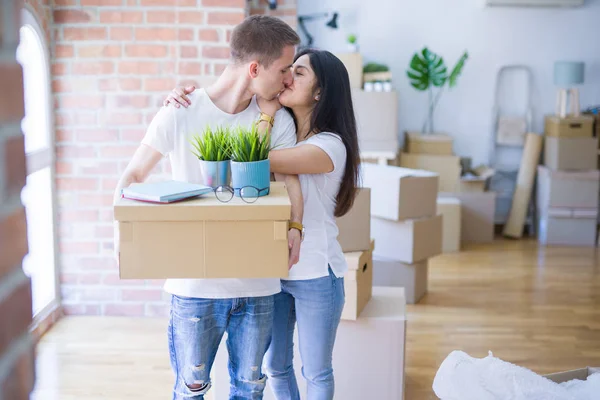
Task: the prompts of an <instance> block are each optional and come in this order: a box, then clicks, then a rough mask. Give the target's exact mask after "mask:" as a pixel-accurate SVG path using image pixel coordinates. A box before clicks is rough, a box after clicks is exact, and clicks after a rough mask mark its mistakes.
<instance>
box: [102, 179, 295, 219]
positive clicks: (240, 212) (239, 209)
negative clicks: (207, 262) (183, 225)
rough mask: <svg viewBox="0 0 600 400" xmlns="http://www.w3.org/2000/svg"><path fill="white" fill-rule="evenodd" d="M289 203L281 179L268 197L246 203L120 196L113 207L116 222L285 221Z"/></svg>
mask: <svg viewBox="0 0 600 400" xmlns="http://www.w3.org/2000/svg"><path fill="white" fill-rule="evenodd" d="M290 212H291V203H290V199H289V196H288V192H287V189H286V187H285V184H284V183H283V182H272V183H271V192H270V194H269V195H268V196H263V197H259V198H258V199H257V200H256V202H254V203H251V204H249V203H246V202H244V201H243V200H242V199H241V198H239V197H233V199H231V201H229V202H228V203H222V202H221V201H219V200H218V199H217V198H216V196H215V194H214V193H210V194H206V195H203V196H201V197H198V198H194V199H191V200H186V201H181V202H177V203H172V204H155V203H148V202H142V201H136V200H130V199H124V198H121V199H119V201H118V202H117V203H116V204H115V206H114V216H115V220H117V221H129V222H134V221H264V220H271V221H286V220H289V218H290Z"/></svg>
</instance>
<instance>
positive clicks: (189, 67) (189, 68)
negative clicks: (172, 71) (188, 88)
mask: <svg viewBox="0 0 600 400" xmlns="http://www.w3.org/2000/svg"><path fill="white" fill-rule="evenodd" d="M178 73H179V74H182V75H200V74H202V63H199V62H181V63H179V72H178Z"/></svg>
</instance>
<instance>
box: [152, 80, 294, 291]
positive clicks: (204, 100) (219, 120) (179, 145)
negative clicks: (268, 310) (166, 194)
mask: <svg viewBox="0 0 600 400" xmlns="http://www.w3.org/2000/svg"><path fill="white" fill-rule="evenodd" d="M189 98H190V100H191V102H192V104H191V106H189V107H188V108H187V109H186V108H176V107H173V106H169V107H163V108H161V109H160V111H159V112H158V113H157V114H156V116H155V117H154V119H153V120H152V122H151V123H150V126H149V127H148V130H147V132H146V135H145V137H144V139H143V140H142V143H143V144H145V145H148V146H150V147H152V148H153V149H155V150H157V151H158V152H160V153H161V154H162V155H164V156H168V157H169V159H170V162H171V170H172V173H173V179H174V180H180V181H186V182H193V183H200V184H202V183H203V179H202V174H201V172H200V167H199V163H198V159H197V158H196V156H195V155H194V154H193V153H192V151H191V145H190V142H189V140H190V139H191V138H192V136H194V135H195V134H201V133H202V131H203V130H204V129H205V127H206V126H207V125H208V126H211V127H212V128H215V127H217V126H218V125H221V126H226V125H230V126H236V125H238V124H240V125H242V126H251V124H253V123H255V122H256V121H257V120H258V118H259V115H260V108H259V107H258V104H257V103H256V98H255V97H253V98H252V101H251V102H250V105H249V106H248V108H246V109H245V110H244V111H242V112H240V113H237V114H229V113H226V112H224V111H222V110H221V109H220V108H218V107H217V106H216V105H215V104H214V103H213V102H212V100H211V99H210V97H209V96H208V95H207V94H206V92H205V91H204V89H200V90H197V91H195V92H194V93H192V94H190V95H189ZM295 144H296V128H295V126H294V120H293V119H292V116H291V115H290V114H289V113H288V112H287V111H286V110H284V109H281V110H279V111H278V112H277V114H276V115H275V124H274V126H273V129H272V131H271V147H276V148H278V149H280V148H289V147H293V146H294V145H295ZM167 267H168V266H167ZM164 289H165V291H167V292H169V293H171V294H174V295H177V296H184V297H195V298H213V299H218V298H221V299H222V298H236V297H258V296H269V295H272V294H276V293H279V292H280V291H281V282H280V280H279V279H276V278H275V279H167V281H166V282H165V286H164Z"/></svg>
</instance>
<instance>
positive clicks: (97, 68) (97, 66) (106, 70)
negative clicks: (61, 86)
mask: <svg viewBox="0 0 600 400" xmlns="http://www.w3.org/2000/svg"><path fill="white" fill-rule="evenodd" d="M114 71H115V64H114V63H113V62H112V61H95V62H78V63H76V64H75V65H73V73H74V74H81V75H105V74H112V73H113V72H114Z"/></svg>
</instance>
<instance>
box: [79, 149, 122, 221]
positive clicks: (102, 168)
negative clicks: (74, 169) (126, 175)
mask: <svg viewBox="0 0 600 400" xmlns="http://www.w3.org/2000/svg"><path fill="white" fill-rule="evenodd" d="M117 169H118V168H117V164H116V163H114V162H101V161H94V162H93V163H86V164H85V165H80V166H79V173H80V174H82V175H106V174H116V173H117ZM96 218H97V217H96Z"/></svg>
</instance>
